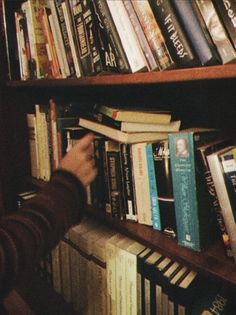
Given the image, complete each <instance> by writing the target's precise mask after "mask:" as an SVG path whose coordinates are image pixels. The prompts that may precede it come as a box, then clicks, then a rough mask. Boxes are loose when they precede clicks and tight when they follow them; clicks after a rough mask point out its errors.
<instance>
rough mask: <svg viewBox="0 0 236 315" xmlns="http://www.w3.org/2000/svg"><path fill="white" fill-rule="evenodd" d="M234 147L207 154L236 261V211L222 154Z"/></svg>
mask: <svg viewBox="0 0 236 315" xmlns="http://www.w3.org/2000/svg"><path fill="white" fill-rule="evenodd" d="M233 148H234V147H233V146H232V147H227V148H224V149H221V150H219V151H216V152H215V153H212V154H210V155H208V156H207V160H208V163H209V167H210V171H211V175H212V179H213V182H214V185H215V189H216V193H217V197H218V200H219V203H220V206H221V209H222V216H223V218H224V223H225V227H226V231H227V233H228V235H229V241H230V246H231V248H232V255H233V258H234V260H235V261H236V233H235V229H236V221H235V213H234V208H233V207H232V205H231V202H230V196H229V190H228V189H227V186H226V183H225V174H224V169H223V166H222V163H221V157H220V156H221V155H222V154H224V153H229V151H230V150H232V149H233Z"/></svg>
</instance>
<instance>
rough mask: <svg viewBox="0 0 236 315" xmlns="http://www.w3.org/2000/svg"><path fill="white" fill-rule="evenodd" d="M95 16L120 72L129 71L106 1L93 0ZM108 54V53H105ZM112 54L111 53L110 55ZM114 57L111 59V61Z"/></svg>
mask: <svg viewBox="0 0 236 315" xmlns="http://www.w3.org/2000/svg"><path fill="white" fill-rule="evenodd" d="M93 3H94V8H95V11H96V12H97V17H98V19H99V21H100V23H101V25H102V27H103V28H104V30H105V32H106V35H107V37H108V42H109V44H110V45H111V48H112V52H114V53H115V57H116V62H117V65H118V68H119V72H121V73H130V72H131V69H130V66H129V62H128V59H127V56H126V54H125V51H124V48H123V46H122V43H121V40H120V37H119V34H118V32H117V29H116V27H115V24H114V21H113V19H112V16H111V13H110V10H109V7H108V4H107V2H106V1H103V0H98V1H93ZM106 56H109V55H106ZM110 56H112V55H110ZM113 60H114V59H112V62H113Z"/></svg>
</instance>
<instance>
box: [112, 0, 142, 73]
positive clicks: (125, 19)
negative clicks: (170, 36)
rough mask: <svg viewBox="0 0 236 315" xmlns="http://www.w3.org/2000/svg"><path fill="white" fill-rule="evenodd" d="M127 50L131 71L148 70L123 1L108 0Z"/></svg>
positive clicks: (123, 44)
mask: <svg viewBox="0 0 236 315" xmlns="http://www.w3.org/2000/svg"><path fill="white" fill-rule="evenodd" d="M106 2H107V4H108V7H109V10H110V13H111V15H112V18H113V21H114V23H115V26H116V29H117V32H118V34H119V37H120V39H121V43H122V46H123V48H124V50H125V53H126V56H127V59H128V62H129V65H130V68H131V72H132V73H135V72H139V71H145V70H147V62H146V58H145V56H144V54H143V51H142V49H141V47H140V44H139V41H138V38H137V36H136V33H135V30H134V28H133V25H132V23H131V21H130V19H129V16H128V13H127V11H126V9H125V6H124V3H123V2H122V1H113V0H106Z"/></svg>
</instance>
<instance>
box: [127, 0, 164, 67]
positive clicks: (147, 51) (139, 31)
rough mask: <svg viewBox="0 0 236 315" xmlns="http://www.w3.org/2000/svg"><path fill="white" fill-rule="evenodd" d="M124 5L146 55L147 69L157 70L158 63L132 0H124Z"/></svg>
mask: <svg viewBox="0 0 236 315" xmlns="http://www.w3.org/2000/svg"><path fill="white" fill-rule="evenodd" d="M124 5H125V8H126V10H127V12H128V15H129V18H130V21H131V23H132V25H133V28H134V31H135V32H136V35H137V38H138V40H139V44H140V46H141V49H142V51H143V53H144V55H145V57H146V61H147V67H148V71H154V70H158V69H159V66H158V63H157V61H156V59H155V57H154V55H153V52H152V50H151V47H150V45H149V43H148V40H147V38H146V36H145V33H144V31H143V28H142V25H141V23H140V21H139V19H138V17H137V15H136V13H135V10H134V7H133V5H132V1H129V0H124Z"/></svg>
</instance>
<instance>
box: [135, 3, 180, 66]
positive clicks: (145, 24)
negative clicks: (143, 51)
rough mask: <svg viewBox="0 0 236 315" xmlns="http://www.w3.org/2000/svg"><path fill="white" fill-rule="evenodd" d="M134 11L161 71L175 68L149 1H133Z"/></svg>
mask: <svg viewBox="0 0 236 315" xmlns="http://www.w3.org/2000/svg"><path fill="white" fill-rule="evenodd" d="M132 4H133V7H134V10H135V12H136V14H137V16H138V19H139V21H140V23H141V25H142V28H143V30H144V33H145V36H146V38H147V40H148V42H149V45H150V47H151V49H152V52H153V55H154V56H155V58H156V61H157V62H158V64H159V68H160V70H166V69H169V68H173V67H174V66H175V63H174V61H173V60H172V58H171V55H170V53H169V50H168V48H167V45H166V41H165V39H164V37H163V35H162V32H161V29H160V27H159V24H158V23H157V21H156V19H155V16H154V14H153V11H152V9H151V6H150V3H149V2H148V0H142V1H132Z"/></svg>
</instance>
